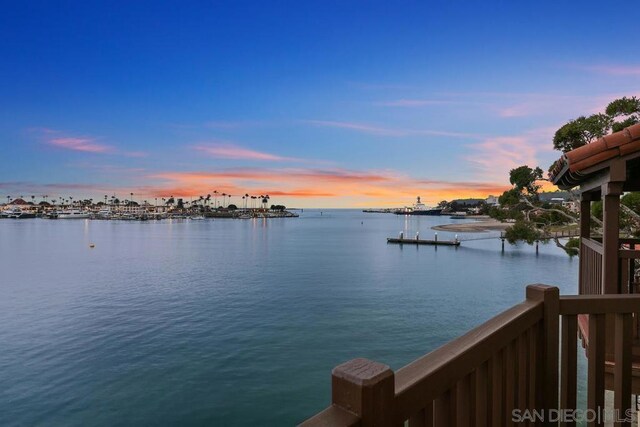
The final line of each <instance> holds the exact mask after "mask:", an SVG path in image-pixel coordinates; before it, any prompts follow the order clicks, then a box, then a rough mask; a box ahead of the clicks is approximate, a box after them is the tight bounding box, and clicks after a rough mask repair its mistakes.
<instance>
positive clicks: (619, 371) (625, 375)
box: [613, 313, 632, 426]
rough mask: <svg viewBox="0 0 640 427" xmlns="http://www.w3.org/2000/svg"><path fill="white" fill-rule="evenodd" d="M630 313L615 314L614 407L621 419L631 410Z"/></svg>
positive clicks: (618, 423) (625, 424) (623, 424)
mask: <svg viewBox="0 0 640 427" xmlns="http://www.w3.org/2000/svg"><path fill="white" fill-rule="evenodd" d="M631 321H632V317H631V313H624V314H616V331H615V361H616V363H615V367H614V374H613V375H614V377H613V382H614V386H613V388H614V407H615V409H616V410H617V411H618V415H619V417H621V418H625V417H626V411H627V410H629V409H630V408H631V378H632V377H631V351H632V348H631V346H632V335H631V332H632V327H631ZM615 425H616V426H630V425H631V423H630V422H622V421H619V422H616V424H615Z"/></svg>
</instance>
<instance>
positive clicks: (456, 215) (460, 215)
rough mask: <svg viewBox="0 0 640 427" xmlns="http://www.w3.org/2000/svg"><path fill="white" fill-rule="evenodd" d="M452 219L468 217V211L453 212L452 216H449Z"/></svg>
mask: <svg viewBox="0 0 640 427" xmlns="http://www.w3.org/2000/svg"><path fill="white" fill-rule="evenodd" d="M449 218H450V219H466V218H467V213H466V212H451V216H449Z"/></svg>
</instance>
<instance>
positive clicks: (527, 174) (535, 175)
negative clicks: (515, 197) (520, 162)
mask: <svg viewBox="0 0 640 427" xmlns="http://www.w3.org/2000/svg"><path fill="white" fill-rule="evenodd" d="M541 179H542V169H540V168H539V167H536V168H535V169H532V168H530V167H529V166H527V165H524V166H520V167H517V168H515V169H511V170H510V171H509V182H510V183H511V184H512V185H513V186H514V187H515V189H516V190H517V191H518V192H520V193H522V191H523V190H527V193H528V194H529V195H534V194H537V193H538V190H539V189H540V186H539V185H536V181H539V180H541Z"/></svg>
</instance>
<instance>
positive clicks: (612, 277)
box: [602, 182, 622, 294]
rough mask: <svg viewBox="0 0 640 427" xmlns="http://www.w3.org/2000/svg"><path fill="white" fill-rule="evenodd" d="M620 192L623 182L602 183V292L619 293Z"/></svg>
mask: <svg viewBox="0 0 640 427" xmlns="http://www.w3.org/2000/svg"><path fill="white" fill-rule="evenodd" d="M620 194H622V184H621V183H616V182H609V183H607V184H604V185H602V207H603V213H602V224H603V226H602V293H603V294H617V293H618V285H619V281H620V277H619V271H618V253H619V249H620V242H619V233H620Z"/></svg>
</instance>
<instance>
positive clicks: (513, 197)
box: [498, 188, 520, 206]
mask: <svg viewBox="0 0 640 427" xmlns="http://www.w3.org/2000/svg"><path fill="white" fill-rule="evenodd" d="M498 203H500V206H514V205H517V204H518V203H520V192H519V191H518V190H517V189H515V188H512V189H511V190H507V191H505V192H504V193H502V195H501V196H500V197H498Z"/></svg>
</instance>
